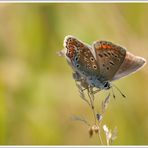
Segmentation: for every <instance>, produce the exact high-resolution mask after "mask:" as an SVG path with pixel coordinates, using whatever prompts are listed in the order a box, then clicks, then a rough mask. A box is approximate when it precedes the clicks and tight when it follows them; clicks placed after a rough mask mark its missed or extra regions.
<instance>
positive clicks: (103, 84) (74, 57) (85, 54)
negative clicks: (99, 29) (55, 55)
mask: <svg viewBox="0 0 148 148" xmlns="http://www.w3.org/2000/svg"><path fill="white" fill-rule="evenodd" d="M64 49H65V57H66V59H67V61H68V63H69V64H70V66H71V67H72V69H73V70H74V72H76V73H77V74H78V76H79V79H84V80H85V81H86V82H87V83H88V85H90V86H92V87H96V88H99V89H109V88H110V87H111V81H113V80H116V79H120V78H122V77H124V76H126V75H129V74H130V73H133V72H135V71H137V70H138V69H139V68H141V67H142V66H143V65H144V64H145V62H146V60H145V59H143V58H141V57H137V56H134V55H133V54H131V53H129V52H127V51H126V49H125V48H123V47H121V46H118V45H115V44H113V43H112V42H108V41H96V42H94V43H93V44H92V46H89V45H87V44H85V43H83V42H82V41H80V40H78V39H77V38H75V37H73V36H66V37H65V40H64Z"/></svg>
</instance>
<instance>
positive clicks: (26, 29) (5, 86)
mask: <svg viewBox="0 0 148 148" xmlns="http://www.w3.org/2000/svg"><path fill="white" fill-rule="evenodd" d="M147 10H148V4H147V3H144V4H140V3H137V4H134V3H127V4H126V3H117V4H116V3H106V4H103V3H94V4H92V3H73V4H72V3H40V4H39V3H34V4H33V3H29V4H27V3H24V4H23V3H21V4H8V3H7V4H5V3H1V4H0V144H1V145H99V144H100V143H99V140H98V137H97V136H96V135H94V136H93V137H92V138H89V135H88V127H87V126H86V125H85V124H83V123H81V122H79V121H73V120H72V119H71V117H72V116H73V115H79V116H83V117H85V118H86V119H87V120H89V121H90V122H91V121H92V114H91V111H90V108H88V106H87V105H86V103H85V102H84V101H83V100H82V99H81V98H80V97H79V93H78V89H77V87H76V86H75V82H74V80H73V79H72V70H71V68H70V67H69V66H68V64H67V62H66V60H65V59H64V58H62V57H59V56H58V55H57V54H56V52H57V51H59V50H61V49H63V39H64V37H65V36H66V35H69V34H70V35H74V36H76V37H78V38H79V39H81V40H82V41H84V42H86V43H88V44H92V42H93V41H95V40H109V41H112V42H114V43H117V44H120V45H123V46H124V47H126V48H127V49H128V50H129V51H130V52H132V53H134V54H135V55H139V56H142V57H144V58H145V59H148V29H147V26H148V19H147V18H148V11H147ZM114 84H116V85H117V86H118V87H119V88H120V89H121V91H122V92H123V93H124V94H125V95H126V96H127V98H126V99H123V98H122V97H121V95H120V94H119V92H118V91H116V90H115V94H116V99H115V100H114V99H113V98H112V99H111V102H110V104H109V107H108V109H107V111H106V113H105V117H104V120H103V124H106V125H107V126H108V127H109V128H110V129H112V130H113V129H114V127H115V126H116V127H117V128H118V135H117V139H116V140H115V142H114V144H115V145H147V144H148V140H147V139H148V91H147V90H148V87H147V85H148V66H147V65H146V66H145V67H144V68H143V69H141V70H140V71H139V72H137V73H135V74H133V75H130V76H129V77H126V78H124V79H121V80H118V81H116V82H114ZM107 94H108V91H102V92H101V93H99V94H97V95H96V104H98V108H97V110H98V111H99V110H100V105H99V104H100V102H101V100H102V99H104V98H105V96H107ZM103 134H104V133H102V136H103ZM104 138H105V137H104V136H103V140H105V139H104Z"/></svg>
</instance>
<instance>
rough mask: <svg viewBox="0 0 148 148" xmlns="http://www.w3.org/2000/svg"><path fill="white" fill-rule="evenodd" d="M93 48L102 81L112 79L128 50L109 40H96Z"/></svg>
mask: <svg viewBox="0 0 148 148" xmlns="http://www.w3.org/2000/svg"><path fill="white" fill-rule="evenodd" d="M92 48H93V50H94V52H95V53H96V60H97V62H98V65H99V69H100V80H101V81H112V78H113V77H114V75H115V73H116V72H117V71H118V69H119V67H120V66H121V64H122V63H123V61H124V58H125V55H126V50H125V49H124V48H122V47H120V46H117V45H115V44H113V43H111V42H108V41H96V42H94V43H93V45H92Z"/></svg>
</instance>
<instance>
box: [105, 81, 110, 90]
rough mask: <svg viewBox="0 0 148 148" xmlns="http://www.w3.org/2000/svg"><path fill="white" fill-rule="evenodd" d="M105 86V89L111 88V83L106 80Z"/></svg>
mask: <svg viewBox="0 0 148 148" xmlns="http://www.w3.org/2000/svg"><path fill="white" fill-rule="evenodd" d="M103 87H104V88H103V89H105V90H107V89H110V88H111V84H110V83H109V82H104V84H103Z"/></svg>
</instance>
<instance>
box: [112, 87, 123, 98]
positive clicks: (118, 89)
mask: <svg viewBox="0 0 148 148" xmlns="http://www.w3.org/2000/svg"><path fill="white" fill-rule="evenodd" d="M113 86H114V87H115V88H116V89H117V90H118V91H119V92H120V94H121V95H122V96H123V97H124V98H126V96H125V95H124V94H123V93H122V92H121V90H120V89H119V88H118V87H117V86H116V85H115V84H113Z"/></svg>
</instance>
